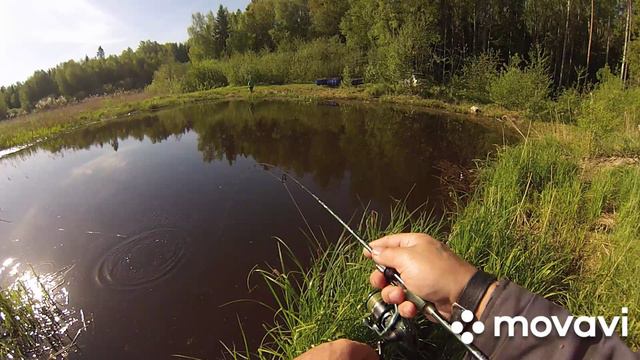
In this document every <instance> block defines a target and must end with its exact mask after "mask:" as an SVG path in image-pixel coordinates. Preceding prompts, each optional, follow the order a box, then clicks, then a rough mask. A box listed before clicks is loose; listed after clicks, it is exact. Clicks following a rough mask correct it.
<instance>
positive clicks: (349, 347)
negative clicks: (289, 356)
mask: <svg viewBox="0 0 640 360" xmlns="http://www.w3.org/2000/svg"><path fill="white" fill-rule="evenodd" d="M324 359H332V360H378V354H376V352H375V351H374V350H373V349H372V348H371V347H369V346H368V345H366V344H362V343H359V342H355V341H351V340H346V339H340V340H335V341H332V342H329V343H325V344H322V345H319V346H316V347H314V348H313V349H311V350H309V351H307V352H306V353H304V354H302V355H300V356H298V357H297V358H296V360H324Z"/></svg>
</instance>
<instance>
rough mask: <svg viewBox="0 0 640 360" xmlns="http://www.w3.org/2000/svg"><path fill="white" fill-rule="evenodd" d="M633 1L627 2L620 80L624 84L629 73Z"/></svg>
mask: <svg viewBox="0 0 640 360" xmlns="http://www.w3.org/2000/svg"><path fill="white" fill-rule="evenodd" d="M632 3H633V2H632V0H627V20H626V22H625V30H624V47H623V52H622V54H623V55H622V67H621V70H620V79H621V80H622V83H623V84H624V83H625V82H626V80H627V72H628V65H627V64H628V57H627V52H628V50H629V42H630V41H631V11H632V9H631V7H632Z"/></svg>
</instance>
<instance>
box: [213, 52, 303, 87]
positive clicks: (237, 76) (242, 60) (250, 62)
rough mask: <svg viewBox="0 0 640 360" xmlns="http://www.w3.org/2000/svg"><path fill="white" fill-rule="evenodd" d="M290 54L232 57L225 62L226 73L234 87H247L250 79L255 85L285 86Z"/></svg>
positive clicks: (251, 54) (254, 54)
mask: <svg viewBox="0 0 640 360" xmlns="http://www.w3.org/2000/svg"><path fill="white" fill-rule="evenodd" d="M287 55H289V54H284V53H270V52H263V53H260V54H256V53H253V52H249V53H245V54H236V55H232V56H231V57H230V58H229V59H228V60H227V61H225V62H223V68H224V73H225V75H226V76H227V79H228V80H229V83H231V84H232V85H243V86H244V85H246V84H247V82H248V81H249V79H251V80H252V81H253V82H254V83H255V84H284V83H285V82H286V80H287V75H288V72H289V69H288V64H289V61H290V60H291V59H290V57H289V56H287Z"/></svg>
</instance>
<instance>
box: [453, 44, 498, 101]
mask: <svg viewBox="0 0 640 360" xmlns="http://www.w3.org/2000/svg"><path fill="white" fill-rule="evenodd" d="M498 62H499V59H498V55H497V54H496V53H495V52H491V51H489V52H486V53H482V54H480V55H478V56H475V57H473V58H471V59H469V60H468V61H467V62H466V63H465V64H464V65H463V67H462V72H461V74H460V75H456V76H454V78H453V84H452V85H453V86H452V87H453V91H454V92H455V94H456V95H457V97H460V98H464V99H468V100H473V101H479V102H483V103H488V102H490V101H491V97H490V96H489V88H490V86H491V83H492V82H493V81H494V80H496V78H497V77H498Z"/></svg>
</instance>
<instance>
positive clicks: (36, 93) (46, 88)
mask: <svg viewBox="0 0 640 360" xmlns="http://www.w3.org/2000/svg"><path fill="white" fill-rule="evenodd" d="M58 94H59V91H58V86H57V84H56V82H55V80H54V79H53V72H52V71H51V70H50V71H43V70H38V71H36V72H34V73H33V75H31V77H30V78H29V79H27V81H25V83H24V84H23V85H22V86H21V87H20V104H21V106H22V108H23V109H25V110H31V109H32V108H33V106H34V105H35V104H36V103H37V102H38V100H40V99H43V98H45V97H47V96H57V95H58Z"/></svg>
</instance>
